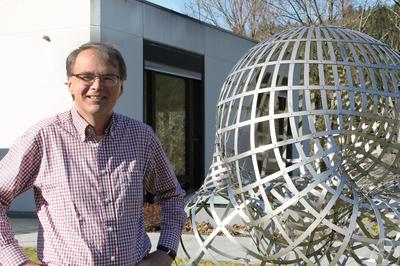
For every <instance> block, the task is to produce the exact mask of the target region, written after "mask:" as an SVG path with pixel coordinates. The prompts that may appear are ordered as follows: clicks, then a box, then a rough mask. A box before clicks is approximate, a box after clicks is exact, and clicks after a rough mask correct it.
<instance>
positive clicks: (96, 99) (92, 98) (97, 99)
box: [87, 95, 104, 101]
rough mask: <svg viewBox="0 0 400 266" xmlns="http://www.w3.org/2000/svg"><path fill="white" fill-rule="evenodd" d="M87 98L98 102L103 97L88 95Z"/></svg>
mask: <svg viewBox="0 0 400 266" xmlns="http://www.w3.org/2000/svg"><path fill="white" fill-rule="evenodd" d="M87 97H88V98H89V99H91V100H94V101H100V100H102V99H103V98H104V97H103V96H100V95H88V96H87Z"/></svg>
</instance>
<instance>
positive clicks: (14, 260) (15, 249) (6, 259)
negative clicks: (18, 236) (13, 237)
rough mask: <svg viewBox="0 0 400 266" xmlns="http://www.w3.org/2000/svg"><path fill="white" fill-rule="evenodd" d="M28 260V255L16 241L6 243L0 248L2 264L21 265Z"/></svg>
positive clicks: (5, 265) (4, 265)
mask: <svg viewBox="0 0 400 266" xmlns="http://www.w3.org/2000/svg"><path fill="white" fill-rule="evenodd" d="M28 260H29V259H28V257H27V256H26V255H25V253H24V252H23V251H22V249H21V247H20V246H18V244H17V243H13V244H8V245H5V246H3V247H2V248H1V251H0V261H1V262H2V263H3V266H7V265H10V266H11V265H12V266H15V265H21V264H23V263H24V262H26V261H28Z"/></svg>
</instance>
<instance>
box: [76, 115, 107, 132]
mask: <svg viewBox="0 0 400 266" xmlns="http://www.w3.org/2000/svg"><path fill="white" fill-rule="evenodd" d="M78 113H79V115H80V116H81V117H82V118H83V119H85V121H86V122H88V123H89V125H91V126H92V127H93V129H94V133H95V134H96V136H101V135H104V131H105V130H106V128H107V127H108V124H109V123H110V121H111V117H112V114H104V115H101V114H99V115H96V116H88V115H82V114H81V113H80V112H79V110H78Z"/></svg>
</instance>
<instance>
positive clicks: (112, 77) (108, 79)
mask: <svg viewBox="0 0 400 266" xmlns="http://www.w3.org/2000/svg"><path fill="white" fill-rule="evenodd" d="M102 78H103V80H104V81H114V79H115V77H114V76H106V75H104V76H103V77H102Z"/></svg>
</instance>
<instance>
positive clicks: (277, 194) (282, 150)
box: [183, 26, 400, 265]
mask: <svg viewBox="0 0 400 266" xmlns="http://www.w3.org/2000/svg"><path fill="white" fill-rule="evenodd" d="M399 65H400V57H399V55H397V54H396V53H395V52H394V51H393V50H392V49H390V47H388V46H387V45H385V44H383V43H382V42H379V41H377V40H375V39H373V38H371V37H369V36H367V35H365V34H363V33H360V32H356V31H352V30H349V29H345V28H338V27H331V26H320V27H301V28H296V29H291V30H288V31H285V32H282V33H279V34H277V35H275V36H273V37H272V38H270V39H268V40H265V41H264V42H261V43H260V44H258V45H256V46H255V47H253V48H252V49H251V50H250V51H249V52H248V53H247V54H246V55H245V56H244V57H242V59H241V60H239V62H238V63H237V64H236V65H235V67H234V68H233V70H232V71H231V73H230V74H229V75H228V77H227V78H226V80H225V83H224V84H223V87H222V91H221V94H220V98H219V101H218V105H217V133H216V141H215V153H214V160H213V164H212V165H211V167H210V171H209V174H208V176H207V177H206V180H205V183H204V185H203V186H202V188H201V189H200V190H199V191H198V192H197V193H196V195H195V196H194V197H193V198H192V199H191V200H190V201H189V203H188V205H187V211H188V212H189V214H190V217H191V219H192V223H193V224H194V223H196V222H201V221H197V215H198V213H199V212H200V211H206V213H207V214H208V215H209V217H210V219H211V220H213V221H214V223H215V229H214V231H213V232H212V233H211V235H207V236H204V235H203V236H202V235H200V234H199V232H198V231H197V229H196V228H195V227H194V234H195V236H196V239H197V241H198V243H199V252H198V253H197V254H190V258H191V260H190V262H189V263H193V264H195V263H197V261H198V260H199V259H200V258H202V257H203V255H204V254H208V255H210V256H212V257H214V258H216V254H217V255H218V256H223V257H225V258H230V259H242V261H243V262H244V263H245V262H246V261H248V260H249V259H256V260H258V261H259V262H260V263H261V264H265V263H277V264H280V263H282V264H304V263H307V264H320V265H326V264H331V265H334V264H345V263H351V262H354V263H357V264H368V263H372V264H388V263H393V264H399V262H400V259H399V258H400V247H399V244H400V240H399V238H400V227H399V225H400V213H399V212H400V208H399V196H400V193H399V172H400V170H399V160H400V156H399V139H400V138H399V129H400V127H399V97H400V94H399V87H398V86H399V84H400V66H399ZM216 196H218V197H219V198H221V197H222V198H224V199H226V200H227V203H226V204H225V205H224V206H223V209H224V211H223V212H222V213H221V212H219V213H218V212H217V211H216V207H215V205H214V204H213V202H214V200H215V199H216ZM234 217H240V218H241V219H242V221H243V223H244V224H245V225H246V227H247V229H248V232H249V234H250V235H251V237H252V239H253V242H254V243H253V246H246V245H243V244H241V243H239V242H238V241H237V240H236V239H235V238H234V237H233V236H232V235H231V233H230V232H229V231H228V230H227V229H226V226H227V225H228V224H229V223H231V221H232V220H233V218H234ZM218 233H222V234H223V235H224V236H225V237H226V239H227V240H230V242H231V244H232V245H236V246H238V247H239V248H240V249H241V250H243V251H244V252H245V253H246V256H238V255H237V254H228V253H227V252H225V251H223V247H218V246H215V245H213V241H214V239H215V238H216V236H217V234H218ZM183 246H184V243H183Z"/></svg>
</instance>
